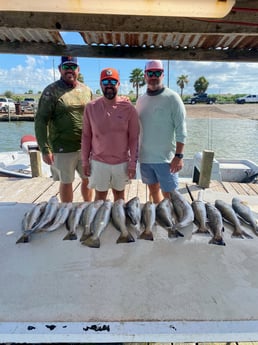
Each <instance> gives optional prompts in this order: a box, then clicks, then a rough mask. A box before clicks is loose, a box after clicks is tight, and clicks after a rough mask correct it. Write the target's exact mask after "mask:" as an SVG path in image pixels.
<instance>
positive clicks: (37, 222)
mask: <svg viewBox="0 0 258 345" xmlns="http://www.w3.org/2000/svg"><path fill="white" fill-rule="evenodd" d="M237 214H238V216H241V219H244V220H245V221H246V222H247V223H248V224H249V225H251V226H252V227H253V230H254V232H255V233H256V234H258V229H257V225H256V220H255V219H254V216H253V215H252V212H251V210H250V208H249V207H248V206H247V205H245V204H243V203H242V202H241V201H240V200H238V199H237V198H234V199H233V200H232V207H231V206H230V205H228V204H226V203H225V202H223V201H222V200H216V202H215V206H213V205H212V204H211V203H205V202H203V201H202V200H201V198H198V200H195V201H193V202H192V204H190V203H189V202H188V201H187V200H186V199H185V197H184V196H183V195H182V194H181V193H180V192H179V191H173V192H171V193H170V199H163V200H162V201H161V202H160V203H159V204H157V205H155V204H154V203H152V202H146V203H145V204H144V205H143V207H141V204H140V200H139V198H138V197H134V198H132V199H131V200H129V201H128V202H127V203H125V201H124V200H122V199H119V200H117V201H115V202H113V203H112V202H111V201H110V200H106V201H102V200H98V201H94V202H84V203H80V204H77V205H74V204H72V203H59V202H58V199H57V197H56V196H53V197H51V198H50V200H49V201H48V202H42V203H38V204H35V205H34V206H33V208H32V209H31V210H30V211H28V212H27V213H25V215H24V217H23V220H22V231H23V235H22V236H21V237H20V238H19V239H18V240H17V242H16V243H24V242H29V240H30V236H31V235H32V234H33V233H35V232H38V231H47V232H51V231H54V230H57V229H59V228H60V227H61V226H63V225H65V227H66V228H67V234H66V235H65V237H64V240H76V239H77V237H78V228H79V226H80V227H82V229H83V231H82V235H81V237H80V241H81V243H82V244H83V245H86V246H88V247H93V248H99V247H100V236H101V234H102V232H103V231H104V230H105V228H106V227H107V225H108V224H109V221H110V220H112V223H113V225H114V227H115V228H116V229H117V230H118V231H119V232H120V235H119V237H118V239H117V243H129V242H134V241H135V238H134V236H133V235H132V233H131V229H134V230H135V231H136V233H137V238H139V239H145V240H153V238H154V237H153V229H154V225H155V224H156V223H158V224H159V225H160V226H162V227H163V228H165V229H166V230H167V231H168V237H169V238H174V237H183V236H184V235H183V233H182V231H181V230H182V229H183V228H185V227H187V226H188V225H190V224H191V223H193V222H195V223H196V224H198V230H197V231H196V233H207V234H210V233H211V234H212V235H213V237H212V239H211V240H210V243H214V244H218V245H225V243H224V240H223V238H222V232H223V230H224V227H223V220H227V221H228V222H230V223H231V224H233V225H234V232H233V234H232V236H236V237H241V238H243V237H247V238H251V236H250V235H248V234H247V233H246V232H245V231H244V230H243V229H242V228H241V224H240V222H239V218H238V216H237Z"/></svg>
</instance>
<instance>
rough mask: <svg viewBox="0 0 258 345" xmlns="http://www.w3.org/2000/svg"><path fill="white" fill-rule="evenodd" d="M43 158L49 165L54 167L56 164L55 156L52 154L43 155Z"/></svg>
mask: <svg viewBox="0 0 258 345" xmlns="http://www.w3.org/2000/svg"><path fill="white" fill-rule="evenodd" d="M42 158H43V161H44V162H45V163H46V164H48V165H52V164H53V163H54V155H53V153H52V152H51V153H47V154H44V155H42Z"/></svg>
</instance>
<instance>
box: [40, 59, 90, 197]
mask: <svg viewBox="0 0 258 345" xmlns="http://www.w3.org/2000/svg"><path fill="white" fill-rule="evenodd" d="M58 68H59V72H60V75H61V78H60V79H59V80H57V81H55V82H54V83H52V84H50V85H48V86H47V87H46V88H45V89H44V91H43V93H42V95H41V97H40V100H39V105H38V110H37V113H36V117H35V134H36V138H37V141H38V145H39V148H40V151H41V153H42V156H43V160H44V162H45V163H47V164H49V165H51V171H52V175H53V179H54V180H55V181H60V187H59V192H60V199H61V202H71V201H72V200H73V186H72V183H73V181H74V177H75V171H77V172H78V174H79V175H80V177H81V179H82V184H81V193H82V197H83V200H84V201H91V200H92V190H91V189H89V188H88V178H87V177H86V176H85V175H84V174H83V169H82V162H81V134H82V118H83V111H84V107H85V105H86V104H87V103H88V102H89V101H91V100H92V92H91V90H90V88H89V87H88V86H86V85H84V84H83V83H81V82H79V81H78V80H77V79H78V75H79V72H80V67H79V65H78V64H77V58H76V57H72V56H62V58H61V63H60V65H59V67H58Z"/></svg>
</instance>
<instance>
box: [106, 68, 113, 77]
mask: <svg viewBox="0 0 258 345" xmlns="http://www.w3.org/2000/svg"><path fill="white" fill-rule="evenodd" d="M112 74H113V73H112V71H111V69H108V70H107V71H106V75H107V76H108V77H110V76H111V75H112Z"/></svg>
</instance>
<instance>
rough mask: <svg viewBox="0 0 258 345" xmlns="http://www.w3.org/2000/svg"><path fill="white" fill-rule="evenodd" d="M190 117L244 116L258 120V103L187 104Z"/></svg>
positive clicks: (243, 117) (244, 117)
mask: <svg viewBox="0 0 258 345" xmlns="http://www.w3.org/2000/svg"><path fill="white" fill-rule="evenodd" d="M185 106H186V111H187V117H189V118H191V117H192V118H206V117H211V118H238V119H239V118H240V119H241V118H242V119H245V120H246V119H251V120H258V104H211V105H208V104H193V105H190V104H186V105H185Z"/></svg>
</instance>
